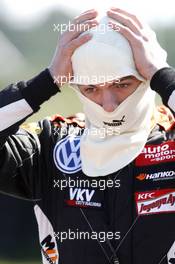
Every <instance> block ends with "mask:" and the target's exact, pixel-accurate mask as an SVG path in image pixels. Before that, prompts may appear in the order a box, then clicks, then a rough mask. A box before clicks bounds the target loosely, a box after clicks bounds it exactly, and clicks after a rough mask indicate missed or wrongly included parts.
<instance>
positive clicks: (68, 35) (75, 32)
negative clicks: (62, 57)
mask: <svg viewBox="0 0 175 264" xmlns="http://www.w3.org/2000/svg"><path fill="white" fill-rule="evenodd" d="M97 25H98V22H97V20H95V19H94V20H88V21H86V22H84V23H81V24H76V25H75V24H71V26H70V28H69V31H67V32H65V35H64V44H67V43H69V42H70V41H72V40H73V39H75V38H77V37H78V36H79V35H81V33H83V32H85V31H87V30H89V29H91V28H92V27H95V26H97Z"/></svg>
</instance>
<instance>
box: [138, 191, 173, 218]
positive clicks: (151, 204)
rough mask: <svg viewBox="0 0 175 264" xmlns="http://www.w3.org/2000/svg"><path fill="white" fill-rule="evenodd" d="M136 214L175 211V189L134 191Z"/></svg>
mask: <svg viewBox="0 0 175 264" xmlns="http://www.w3.org/2000/svg"><path fill="white" fill-rule="evenodd" d="M135 200H136V206H137V213H138V215H150V214H158V213H171V212H175V189H163V190H153V191H149V192H137V193H135Z"/></svg>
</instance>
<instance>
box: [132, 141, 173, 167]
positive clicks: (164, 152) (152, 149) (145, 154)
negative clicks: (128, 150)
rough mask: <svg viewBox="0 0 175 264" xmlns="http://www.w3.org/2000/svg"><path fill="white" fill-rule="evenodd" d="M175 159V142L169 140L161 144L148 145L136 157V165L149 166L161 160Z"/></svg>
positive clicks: (170, 160) (171, 160)
mask: <svg viewBox="0 0 175 264" xmlns="http://www.w3.org/2000/svg"><path fill="white" fill-rule="evenodd" d="M173 161H175V142H174V141H167V142H165V143H162V144H160V145H147V146H145V148H144V149H143V151H142V153H141V154H140V155H139V156H138V157H137V158H136V166H149V165H154V164H159V163H161V162H173Z"/></svg>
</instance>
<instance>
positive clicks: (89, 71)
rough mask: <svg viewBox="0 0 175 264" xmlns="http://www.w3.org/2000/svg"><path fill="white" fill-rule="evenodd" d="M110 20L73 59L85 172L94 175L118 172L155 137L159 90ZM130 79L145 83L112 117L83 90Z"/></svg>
mask: <svg viewBox="0 0 175 264" xmlns="http://www.w3.org/2000/svg"><path fill="white" fill-rule="evenodd" d="M110 20H112V19H111V18H109V17H107V16H105V17H103V18H102V19H101V20H100V21H99V25H98V26H97V27H96V28H92V29H90V30H89V31H90V33H91V34H93V37H92V39H91V40H90V41H88V42H87V43H85V44H84V45H82V46H80V47H79V48H78V49H76V51H75V52H74V54H73V55H72V67H73V72H74V79H73V80H72V81H71V83H70V85H71V86H72V87H73V89H74V90H75V91H76V92H77V94H78V96H79V98H80V100H81V102H82V104H83V108H84V113H85V131H84V134H83V135H82V137H81V144H80V154H81V160H82V170H83V172H84V173H85V174H86V175H88V176H105V175H108V174H111V173H114V172H117V171H118V170H120V169H122V168H123V167H125V166H126V165H128V164H129V163H130V162H132V161H133V160H134V159H135V158H136V157H137V156H138V154H139V153H140V152H141V151H142V149H143V147H144V145H145V143H146V141H147V138H148V135H149V133H150V130H151V117H152V114H153V109H154V105H155V103H154V101H155V92H153V91H152V90H151V89H150V87H149V82H148V81H146V80H144V79H143V78H142V77H141V76H140V75H139V73H138V72H137V70H136V67H135V63H134V59H133V54H132V50H131V47H130V45H129V43H128V41H127V40H126V39H125V38H124V37H123V36H122V35H121V34H120V33H118V32H116V31H114V30H113V29H111V28H109V27H108V22H109V21H110ZM112 21H113V20H112ZM83 34H84V33H83ZM130 75H133V76H135V77H136V78H137V79H139V80H141V81H142V83H141V84H140V85H139V87H138V88H137V89H136V91H135V92H134V93H133V94H132V95H130V96H129V97H128V98H127V99H125V100H124V101H123V102H122V103H121V104H120V105H119V106H118V107H117V108H116V109H115V110H114V111H113V112H110V113H109V112H106V111H105V110H104V109H103V108H102V107H101V106H99V105H97V104H96V103H94V102H93V101H91V100H89V99H88V98H86V97H85V96H84V95H83V94H82V93H81V92H80V90H79V89H78V86H77V84H82V85H87V84H101V83H104V82H109V81H111V80H115V79H120V78H122V77H125V76H130Z"/></svg>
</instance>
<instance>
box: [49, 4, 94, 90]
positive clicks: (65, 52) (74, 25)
mask: <svg viewBox="0 0 175 264" xmlns="http://www.w3.org/2000/svg"><path fill="white" fill-rule="evenodd" d="M96 17H97V11H95V10H94V9H92V10H88V11H86V12H84V13H82V14H81V15H80V16H78V17H76V18H75V19H74V20H73V21H72V22H71V24H70V27H69V29H68V30H67V31H66V32H64V33H63V34H62V35H61V37H60V39H59V41H58V46H57V48H56V51H55V54H54V57H53V59H52V62H51V64H50V67H49V70H50V73H51V75H52V77H53V78H54V81H55V82H56V83H57V84H58V85H59V86H62V85H63V84H65V83H68V82H69V81H70V79H71V77H72V76H73V71H72V64H71V57H72V54H73V53H74V51H75V49H77V48H78V47H80V46H81V45H83V44H84V43H86V42H87V41H89V40H90V39H91V38H92V35H91V34H88V33H86V34H83V36H80V35H81V33H83V32H85V31H86V30H88V29H90V28H92V27H94V26H96V25H97V24H98V22H97V21H96V20H95V18H96Z"/></svg>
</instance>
